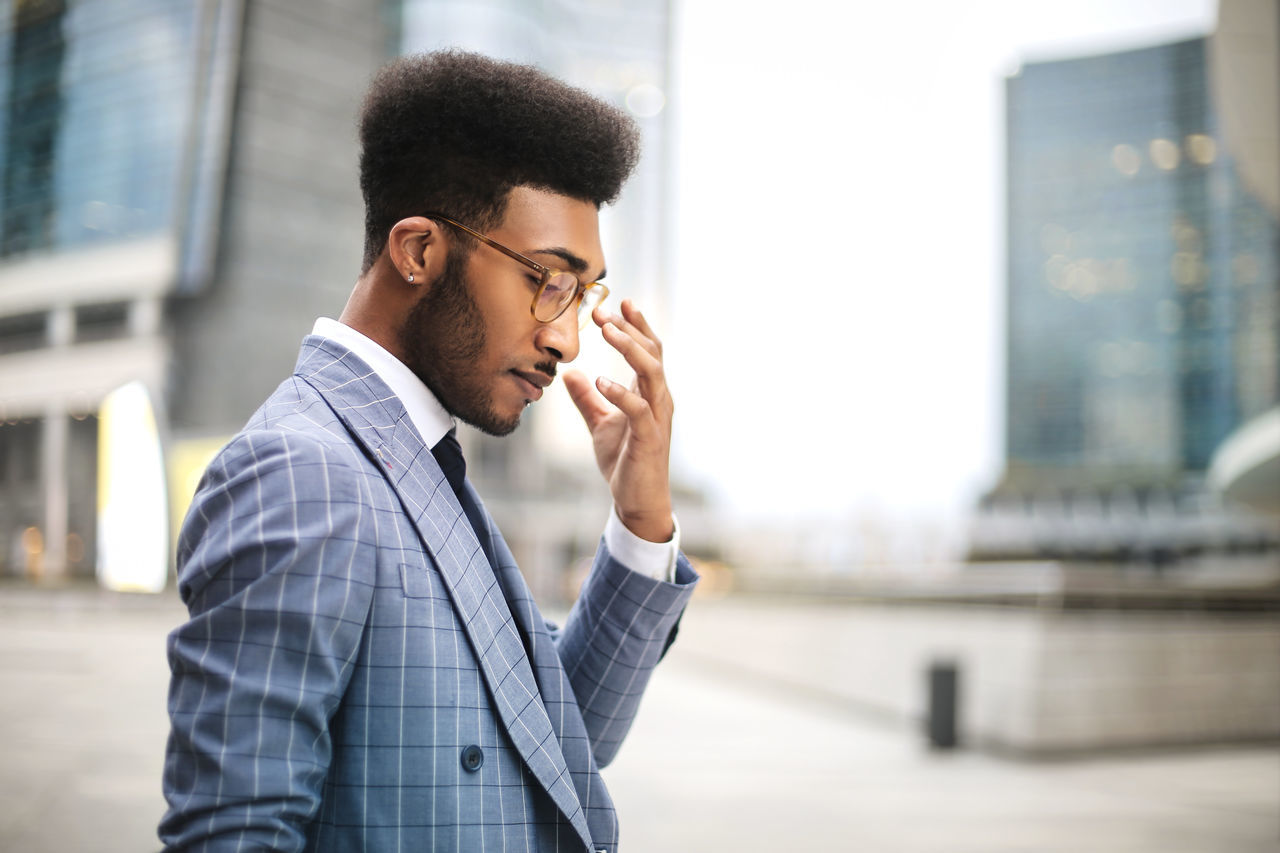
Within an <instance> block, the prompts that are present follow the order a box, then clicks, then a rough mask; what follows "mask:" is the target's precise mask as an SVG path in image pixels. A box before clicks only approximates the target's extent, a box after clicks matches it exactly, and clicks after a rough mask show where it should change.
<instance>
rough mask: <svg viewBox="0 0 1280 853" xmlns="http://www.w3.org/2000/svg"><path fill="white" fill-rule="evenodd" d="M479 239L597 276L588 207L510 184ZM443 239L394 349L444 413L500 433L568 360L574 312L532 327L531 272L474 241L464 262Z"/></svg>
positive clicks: (599, 253)
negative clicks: (492, 224)
mask: <svg viewBox="0 0 1280 853" xmlns="http://www.w3.org/2000/svg"><path fill="white" fill-rule="evenodd" d="M444 213H445V214H446V215H447V213H448V211H444ZM463 224H464V225H469V224H470V223H466V222H464V223H463ZM487 236H488V237H490V238H491V239H493V240H496V241H497V242H499V243H502V244H503V245H504V246H507V247H509V248H511V249H514V250H515V251H517V252H519V253H521V254H522V255H524V256H526V257H528V258H530V259H532V260H535V261H537V262H538V263H540V264H542V265H544V266H547V267H551V268H552V269H563V270H569V271H571V272H575V273H577V274H578V276H579V278H580V279H581V280H582V281H585V282H591V281H596V280H597V279H599V278H601V277H602V276H603V274H604V252H603V250H602V249H601V247H600V227H599V216H598V213H597V212H596V208H595V206H594V205H592V204H590V203H588V202H583V201H578V200H576V199H571V198H567V197H565V196H562V195H556V194H554V193H550V192H546V191H544V190H534V189H530V188H528V187H517V188H516V189H514V190H512V191H511V195H510V198H509V201H508V203H507V211H506V215H505V216H504V217H503V220H502V223H501V225H499V226H498V227H497V228H494V229H492V230H490V231H488V232H487ZM446 239H449V240H453V241H454V243H453V244H452V245H450V247H449V255H448V260H447V262H446V265H445V270H444V272H443V273H441V275H440V276H439V277H438V278H437V279H436V280H435V281H432V282H430V284H429V285H428V287H427V288H426V292H425V293H423V295H422V297H421V298H420V299H419V300H418V301H417V302H416V303H415V304H414V307H413V309H412V310H411V311H410V312H409V315H408V317H407V318H406V319H405V322H404V324H403V326H402V327H401V330H400V345H401V349H402V351H403V352H404V354H405V361H406V364H407V365H408V367H409V368H410V369H411V370H412V371H413V372H414V373H415V374H417V376H418V377H419V378H420V379H421V380H422V381H423V382H424V383H425V384H426V386H427V387H428V388H430V389H431V391H432V393H434V394H435V395H436V397H437V398H438V399H439V400H440V402H441V404H442V405H443V406H444V407H445V409H447V410H448V411H449V413H450V414H452V415H453V416H454V417H456V418H458V419H459V420H462V421H464V422H465V423H469V424H471V425H472V426H474V427H476V428H477V429H480V430H483V431H484V432H487V433H489V434H491V435H506V434H507V433H509V432H511V431H512V430H513V429H515V428H516V426H517V425H519V423H520V415H521V413H522V412H523V411H524V408H525V406H527V405H528V404H529V403H531V402H533V401H535V400H537V399H538V398H540V397H541V396H542V388H543V387H545V386H546V385H548V384H550V382H551V380H552V378H553V377H554V376H555V374H556V368H557V366H558V365H559V364H560V363H561V362H569V361H573V359H575V358H577V355H578V321H577V313H576V311H575V310H574V309H573V308H572V307H571V308H570V309H569V310H567V311H565V313H564V314H562V315H561V316H560V317H559V318H558V319H557V320H555V321H554V322H552V323H539V322H538V321H537V320H535V319H534V318H533V314H532V313H531V312H530V310H529V306H530V304H531V302H532V300H533V296H534V293H535V292H536V290H537V287H538V275H537V273H536V272H535V271H534V270H532V269H530V268H529V267H527V266H525V265H524V264H522V263H520V262H519V261H516V260H514V259H512V258H509V257H507V256H506V255H504V254H502V253H501V252H499V251H498V250H497V249H494V248H493V247H491V246H487V245H484V244H483V243H480V242H479V241H476V242H475V245H474V248H473V249H472V251H471V253H470V255H468V256H467V257H465V258H464V257H462V255H461V253H460V252H459V251H457V250H456V249H455V247H456V245H457V242H456V241H457V237H456V236H454V235H448V236H447V237H446Z"/></svg>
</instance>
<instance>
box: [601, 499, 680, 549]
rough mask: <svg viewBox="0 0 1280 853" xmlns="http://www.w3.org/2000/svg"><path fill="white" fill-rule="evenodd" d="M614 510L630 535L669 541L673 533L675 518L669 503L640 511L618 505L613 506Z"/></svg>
mask: <svg viewBox="0 0 1280 853" xmlns="http://www.w3.org/2000/svg"><path fill="white" fill-rule="evenodd" d="M614 510H615V512H617V513H618V520H619V521H621V522H622V526H623V527H625V528H627V530H629V531H630V532H631V534H632V535H634V536H636V537H638V538H640V539H644V540H645V541H647V542H670V541H671V537H672V536H674V535H675V532H676V528H675V520H674V515H673V513H672V511H671V505H670V504H667V505H666V507H665V508H663V507H659V508H656V509H651V510H644V511H640V512H628V511H627V510H624V509H623V508H622V507H619V506H615V507H614Z"/></svg>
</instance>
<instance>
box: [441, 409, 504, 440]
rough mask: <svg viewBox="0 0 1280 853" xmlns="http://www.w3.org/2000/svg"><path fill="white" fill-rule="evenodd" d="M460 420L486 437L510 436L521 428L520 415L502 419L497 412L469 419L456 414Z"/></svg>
mask: <svg viewBox="0 0 1280 853" xmlns="http://www.w3.org/2000/svg"><path fill="white" fill-rule="evenodd" d="M455 416H456V417H457V418H458V420H460V421H462V422H463V423H465V424H468V425H469V426H473V427H475V428H476V429H478V430H480V431H481V432H483V433H485V434H486V435H493V436H498V437H499V438H501V437H502V436H504V435H510V434H511V433H513V432H515V429H516V427H518V426H520V414H517V415H515V416H514V417H510V418H505V419H504V418H502V417H500V416H499V415H498V413H497V412H485V413H484V414H482V415H480V416H479V417H467V416H466V415H461V414H455Z"/></svg>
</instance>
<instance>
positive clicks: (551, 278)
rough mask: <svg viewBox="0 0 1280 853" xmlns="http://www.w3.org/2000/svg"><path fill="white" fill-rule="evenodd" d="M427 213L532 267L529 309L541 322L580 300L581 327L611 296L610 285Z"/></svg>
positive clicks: (546, 321)
mask: <svg viewBox="0 0 1280 853" xmlns="http://www.w3.org/2000/svg"><path fill="white" fill-rule="evenodd" d="M427 216H429V217H430V218H432V219H439V220H440V221H441V222H448V223H449V224H450V225H452V226H453V227H454V228H460V229H462V230H463V231H465V232H467V233H468V234H470V235H471V236H472V237H475V238H476V239H477V240H479V241H480V242H481V243H484V244H486V245H488V246H492V247H493V248H495V249H497V250H498V251H499V252H501V253H502V254H504V255H506V256H507V257H509V258H511V259H512V260H516V261H519V262H520V263H522V264H524V265H525V266H527V267H528V268H529V269H531V270H534V271H536V272H537V273H538V275H539V279H538V290H537V292H535V293H534V294H533V301H532V302H531V303H529V312H530V313H531V314H533V319H535V320H537V321H538V322H539V323H552V322H555V320H557V319H558V318H559V317H560V315H561V314H563V313H564V312H565V311H566V310H567V309H568V308H569V306H570V305H572V304H573V303H574V302H577V303H578V328H579V329H581V328H583V327H585V326H586V325H587V321H588V320H589V319H591V312H592V311H594V310H595V308H596V306H597V305H599V304H600V303H601V302H603V301H604V299H605V297H606V296H608V295H609V288H607V287H605V286H604V285H603V284H601V283H600V282H598V281H593V282H590V283H588V284H583V283H582V281H581V280H579V279H578V277H577V276H576V275H575V274H573V273H571V272H565V271H564V270H555V269H551V268H550V267H544V266H543V265H542V264H540V263H538V262H537V261H535V260H532V259H530V258H526V257H525V256H524V255H522V254H520V253H519V252H517V251H516V250H514V249H508V248H507V247H506V246H504V245H502V244H501V243H499V242H498V241H497V240H493V239H490V238H489V237H486V236H485V235H483V234H481V233H480V232H479V231H473V230H472V229H470V228H468V227H467V226H465V225H463V224H462V223H461V222H454V221H453V220H452V219H450V218H448V217H447V216H441V215H440V214H438V213H428V214H427Z"/></svg>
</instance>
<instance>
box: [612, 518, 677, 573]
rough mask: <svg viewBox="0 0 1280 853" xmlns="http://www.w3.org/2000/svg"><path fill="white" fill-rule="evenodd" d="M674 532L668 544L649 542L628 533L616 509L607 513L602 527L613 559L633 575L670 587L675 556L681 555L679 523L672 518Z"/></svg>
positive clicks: (674, 569) (674, 570) (674, 568)
mask: <svg viewBox="0 0 1280 853" xmlns="http://www.w3.org/2000/svg"><path fill="white" fill-rule="evenodd" d="M671 524H672V527H673V528H674V530H673V532H672V533H671V540H670V541H668V542H650V541H649V540H647V539H641V538H640V537H639V536H637V535H635V534H634V533H632V532H631V531H630V530H628V529H627V527H626V525H625V524H623V523H622V519H620V518H618V509H617V507H613V508H611V509H610V510H609V520H608V521H607V522H605V525H604V544H605V546H606V547H608V549H609V553H610V554H611V555H613V558H614V559H615V560H617V561H618V562H619V563H621V564H622V565H624V566H626V567H627V568H628V569H630V570H631V571H633V572H639V573H640V574H642V575H644V576H646V577H650V578H653V579H654V580H656V581H667V582H668V583H673V582H674V581H675V577H676V555H677V554H679V553H680V522H679V520H677V519H676V517H675V516H674V515H673V516H671Z"/></svg>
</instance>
